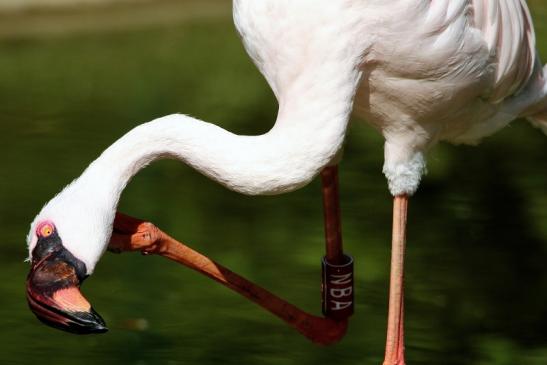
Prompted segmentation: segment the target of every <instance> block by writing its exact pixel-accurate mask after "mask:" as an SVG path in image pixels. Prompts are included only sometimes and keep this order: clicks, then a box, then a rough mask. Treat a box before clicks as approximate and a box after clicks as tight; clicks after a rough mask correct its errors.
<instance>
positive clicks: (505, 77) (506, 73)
mask: <svg viewBox="0 0 547 365" xmlns="http://www.w3.org/2000/svg"><path fill="white" fill-rule="evenodd" d="M473 9H474V13H473V17H474V24H475V27H476V28H478V29H479V30H480V31H481V32H482V34H483V38H484V40H485V42H486V44H487V45H488V49H489V50H490V54H491V56H492V57H493V58H494V59H495V60H496V64H497V69H496V73H495V82H494V85H493V88H492V93H491V95H490V99H491V100H492V101H493V102H499V101H501V100H503V99H505V98H506V97H509V96H511V95H513V94H516V93H518V92H519V91H520V90H522V88H523V87H524V86H526V84H527V83H528V80H529V79H530V77H531V76H532V73H533V71H534V62H535V57H536V50H535V34H534V29H533V25H532V19H531V17H530V12H529V10H528V6H527V5H526V2H525V1H524V0H473Z"/></svg>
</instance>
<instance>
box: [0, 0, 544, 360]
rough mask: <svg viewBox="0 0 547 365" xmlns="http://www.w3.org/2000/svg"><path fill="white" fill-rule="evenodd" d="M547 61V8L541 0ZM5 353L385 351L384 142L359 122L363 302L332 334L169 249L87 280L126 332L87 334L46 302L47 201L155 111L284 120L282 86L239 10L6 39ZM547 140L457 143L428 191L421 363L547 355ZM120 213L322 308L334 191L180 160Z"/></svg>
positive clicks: (418, 303)
mask: <svg viewBox="0 0 547 365" xmlns="http://www.w3.org/2000/svg"><path fill="white" fill-rule="evenodd" d="M530 3H531V5H532V10H533V14H534V16H535V22H536V28H537V31H538V47H539V48H540V49H541V51H542V54H543V56H544V59H545V57H546V56H547V25H546V24H547V5H544V3H543V2H542V1H531V2H530ZM0 80H1V82H0V123H1V129H0V130H1V133H0V146H2V152H3V155H4V158H3V159H2V161H3V165H2V169H1V170H0V171H1V172H0V174H1V179H0V202H1V205H0V227H1V232H2V246H1V248H2V251H1V254H0V270H1V271H0V298H1V299H0V303H1V304H0V329H1V331H0V363H1V364H41V365H45V364H200V365H205V364H238V365H239V364H242V365H247V364H261V365H267V364H328V363H333V364H340V365H342V364H380V363H381V360H382V358H383V346H384V338H385V320H386V315H387V313H386V312H387V310H386V309H387V289H388V276H389V253H390V251H389V245H390V229H391V226H390V225H391V200H390V196H389V194H388V192H387V188H386V183H385V180H384V177H383V176H382V174H381V166H382V157H383V152H382V140H381V138H380V137H379V136H378V135H377V133H376V132H374V131H373V130H372V129H370V128H368V127H367V126H365V125H363V124H362V123H359V122H356V123H353V125H352V127H351V129H350V131H349V135H348V138H347V144H346V148H345V158H344V160H343V163H342V164H341V177H340V178H341V195H342V211H343V229H344V240H345V246H346V249H347V250H348V251H349V252H351V253H352V254H353V255H354V257H355V262H356V278H357V283H356V285H357V286H356V299H357V306H356V314H355V315H354V317H353V318H352V320H351V324H350V329H349V331H348V334H347V336H346V337H345V338H344V339H343V340H342V342H340V343H339V344H337V345H335V346H332V347H318V346H316V345H313V344H311V343H308V342H307V340H305V339H303V338H301V337H300V336H299V335H298V334H297V333H295V332H294V331H293V330H292V329H290V328H287V327H286V326H285V325H284V324H283V323H281V322H280V321H279V320H277V319H276V318H274V317H272V316H271V315H269V314H268V313H266V312H264V311H263V310H261V309H260V308H258V307H256V306H255V305H254V304H252V303H249V302H248V301H246V300H244V299H242V298H241V297H239V296H238V295H236V294H234V293H232V292H230V291H228V290H227V289H225V288H223V287H220V286H219V285H218V284H216V283H213V282H212V281H210V280H208V279H206V278H203V277H201V276H199V275H198V274H196V273H194V272H192V271H190V270H188V269H185V268H183V267H179V266H177V265H175V264H173V263H171V262H168V261H166V260H164V259H162V258H159V257H144V256H141V255H138V254H124V255H113V254H106V255H105V256H104V258H103V259H102V261H101V262H100V263H99V265H98V266H97V269H96V273H95V274H94V275H93V276H92V277H91V278H90V279H88V280H87V281H86V283H85V285H84V288H83V289H84V293H85V294H86V296H87V297H88V298H89V299H90V300H91V302H92V303H93V305H94V307H95V308H96V309H97V310H98V311H99V312H100V313H101V314H102V315H103V317H104V318H105V320H106V321H107V323H108V325H109V327H110V332H108V333H107V334H104V335H96V336H84V337H82V336H75V335H70V334H67V333H63V332H60V331H56V330H53V329H50V328H48V327H45V326H43V325H42V324H41V323H39V322H38V321H37V320H36V319H35V318H34V315H33V314H32V313H31V312H30V311H29V310H28V308H27V304H26V299H25V295H24V293H25V290H24V284H25V277H26V274H27V270H28V264H26V263H24V262H23V259H24V258H25V257H26V247H25V235H26V233H27V230H28V227H29V223H30V221H31V220H32V218H33V217H34V215H35V214H36V213H37V212H38V211H39V209H40V207H41V205H42V204H43V203H44V202H46V201H47V200H48V199H50V198H51V197H52V196H53V195H54V194H55V193H56V192H57V191H59V189H60V188H61V187H62V186H64V185H65V184H67V183H68V182H69V181H71V180H72V179H73V178H74V177H76V176H78V175H79V174H80V173H81V171H82V170H83V169H84V168H85V167H86V166H87V164H88V163H89V162H90V161H92V160H93V159H94V158H95V157H96V156H98V154H99V153H100V152H101V151H102V150H104V149H105V148H106V147H107V146H108V145H109V144H111V143H112V142H113V141H114V140H116V139H117V138H118V137H120V136H121V135H122V134H123V133H124V132H126V131H127V130H129V129H131V128H132V127H134V126H136V125H137V124H139V123H142V122H145V121H148V120H150V119H153V118H155V117H158V116H161V115H165V114H169V113H173V112H179V111H180V112H184V113H187V114H191V115H194V116H197V117H200V118H202V119H205V120H209V121H214V122H215V123H217V124H219V125H221V126H222V127H225V128H227V129H229V130H231V131H234V132H236V133H243V134H256V133H262V132H265V131H267V130H268V129H269V128H270V126H271V125H272V123H273V121H274V118H275V114H276V103H275V99H274V97H273V95H272V93H271V91H270V90H269V88H268V86H267V85H266V83H265V82H264V81H263V79H262V78H261V76H260V74H259V73H258V72H257V71H256V70H255V68H254V66H253V65H252V64H251V62H250V61H249V59H248V58H247V56H246V55H245V53H244V50H243V48H242V46H241V44H240V42H239V39H238V37H237V35H236V34H235V31H234V29H233V25H232V23H231V19H230V14H229V13H226V15H225V16H220V17H215V18H210V19H200V18H196V19H193V20H188V19H187V20H185V21H181V22H179V23H174V24H170V25H167V24H164V25H154V26H148V27H134V28H131V29H127V30H119V29H117V30H115V31H114V30H112V31H109V30H104V29H103V30H101V31H96V32H95V31H87V32H80V33H68V34H57V35H51V36H49V35H44V36H41V35H39V34H38V35H35V36H30V35H29V36H13V37H11V38H10V37H4V38H2V40H1V41H0ZM546 151H547V138H546V137H545V136H544V135H542V134H541V133H540V132H539V131H538V130H536V129H533V128H531V127H530V126H529V125H528V124H527V123H525V122H523V121H516V122H515V123H513V124H512V125H511V126H510V127H508V128H506V129H505V130H504V131H502V132H501V133H498V134H497V135H495V136H494V137H492V138H489V139H487V140H486V141H484V143H483V144H481V146H479V147H453V146H448V145H441V146H438V147H437V148H435V149H434V151H432V153H431V155H430V158H429V174H428V176H427V177H426V178H425V180H424V182H423V184H422V187H421V188H420V191H419V193H418V194H417V195H416V196H415V197H413V198H412V200H411V206H410V212H409V232H408V250H407V271H406V275H407V288H406V295H407V297H406V313H407V328H406V334H407V358H408V363H409V364H413V365H415V364H441V365H442V364H472V365H487V364H488V365H494V364H495V365H540V364H547V332H546V328H547V304H546V302H547V268H546V265H545V262H546V260H547V193H546V186H547V169H546V160H547V152H546ZM120 210H122V211H124V212H127V213H129V214H132V215H135V216H138V217H143V218H147V219H150V220H151V221H153V222H155V223H157V224H158V225H159V226H160V227H162V228H163V229H164V230H165V231H167V232H170V233H171V234H172V235H173V236H174V237H177V238H179V239H181V240H183V241H185V242H188V243H190V244H191V245H192V246H194V247H195V248H197V249H199V250H202V251H203V252H205V253H206V254H208V255H210V256H211V257H212V258H214V259H215V260H217V261H219V262H221V263H223V264H225V265H226V266H228V267H230V268H232V269H234V270H235V271H237V272H240V273H241V274H243V275H245V276H247V277H249V278H250V279H252V280H254V281H256V282H258V283H260V284H261V285H263V286H265V287H266V288H268V289H270V290H272V291H273V292H275V293H277V294H279V295H280V296H282V297H284V298H287V299H288V300H290V301H291V302H294V303H295V304H297V305H299V306H301V307H303V308H305V309H306V310H308V311H310V312H314V313H317V314H318V313H319V311H320V301H319V273H320V266H319V260H320V257H321V255H322V254H323V227H322V213H321V200H320V192H319V184H318V182H317V181H315V182H313V183H312V184H310V185H309V186H307V187H305V188H303V189H301V190H299V191H297V192H294V193H291V194H287V195H285V196H276V197H246V196H241V195H238V194H236V193H233V192H230V191H227V190H225V189H224V188H222V187H220V186H217V185H216V184H214V183H213V182H211V181H209V180H208V179H206V178H204V177H202V176H200V175H198V174H197V173H196V172H194V171H193V170H191V169H190V168H188V167H186V166H183V165H182V164H180V163H178V162H176V161H163V162H158V163H155V164H153V165H152V166H150V167H149V168H147V169H146V170H144V171H142V172H141V173H140V174H139V175H138V176H137V177H136V178H135V179H134V180H133V181H132V182H131V184H130V185H129V187H128V188H127V190H126V191H125V193H124V195H123V197H122V201H121V206H120Z"/></svg>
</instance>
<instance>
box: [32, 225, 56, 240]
mask: <svg viewBox="0 0 547 365" xmlns="http://www.w3.org/2000/svg"><path fill="white" fill-rule="evenodd" d="M53 232H55V226H54V225H53V223H51V222H50V221H43V222H41V223H40V224H38V226H37V227H36V234H37V235H38V237H48V236H51V235H52V234H53Z"/></svg>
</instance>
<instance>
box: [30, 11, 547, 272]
mask: <svg viewBox="0 0 547 365" xmlns="http://www.w3.org/2000/svg"><path fill="white" fill-rule="evenodd" d="M234 21H235V25H236V27H237V29H238V31H239V33H240V34H241V38H242V40H243V43H244V45H245V48H246V50H247V52H248V53H249V55H250V56H251V58H252V59H253V61H254V62H255V64H256V65H257V67H258V68H259V69H260V71H261V72H262V73H263V75H264V77H265V78H266V80H267V81H268V83H269V84H270V86H271V87H272V89H273V91H274V93H275V95H276V97H277V99H278V101H279V113H278V118H277V121H276V123H275V126H274V127H273V128H272V129H271V130H270V131H269V132H268V133H266V134H264V135H261V136H237V135H234V134H232V133H230V132H227V131H225V130H223V129H221V128H219V127H217V126H215V125H213V124H209V123H205V122H202V121H199V120H197V119H195V118H191V117H188V116H184V115H170V116H167V117H163V118H160V119H157V120H154V121H152V122H149V123H146V124H143V125H141V126H139V127H137V128H135V129H134V130H132V131H130V132H129V133H128V134H126V135H125V136H124V137H122V138H121V139H120V140H118V141H117V142H116V143H114V144H113V145H112V146H111V147H109V148H108V149H107V150H106V151H105V152H104V153H103V154H102V155H101V156H100V157H99V158H98V159H97V160H96V161H94V162H93V163H92V164H91V165H90V166H89V168H88V169H87V170H86V171H85V172H84V173H83V174H82V176H81V177H80V178H78V179H76V180H75V181H74V182H72V183H71V184H70V185H69V186H67V187H66V188H65V189H64V190H63V191H62V192H61V193H60V194H58V195H57V196H56V197H55V198H53V199H52V200H51V201H50V202H49V203H47V204H46V205H45V206H44V208H43V209H42V211H41V212H40V214H39V215H38V216H37V217H36V218H35V220H34V222H33V223H32V225H31V231H30V233H29V236H28V244H29V252H32V249H33V247H34V245H35V242H36V234H35V232H34V230H35V227H36V224H37V223H38V222H41V221H43V220H46V219H47V220H50V221H52V222H54V223H55V225H56V227H57V229H58V232H59V235H60V236H61V237H62V239H63V242H64V245H65V246H66V248H67V249H68V250H69V251H70V252H72V254H73V255H75V256H76V257H78V258H79V259H80V260H82V261H83V262H85V264H86V265H87V270H88V273H92V271H93V269H94V267H95V264H96V263H97V261H98V260H99V258H100V256H101V254H102V253H103V252H104V250H105V248H106V246H107V244H108V241H109V238H110V235H111V232H112V222H113V218H114V212H115V209H116V206H117V203H118V200H119V196H120V194H121V192H122V190H123V189H124V187H125V185H126V184H127V182H128V181H129V179H130V178H131V177H132V176H133V175H134V174H135V173H136V172H137V171H139V170H140V169H141V168H143V167H144V166H146V165H147V164H148V163H150V162H152V161H153V160H156V159H159V158H166V157H168V158H177V159H180V160H182V161H183V162H185V163H187V164H189V165H191V166H192V167H194V168H195V169H196V170H198V171H199V172H201V173H203V174H205V175H207V176H208V177H210V178H211V179H214V180H216V181H217V182H219V183H220V184H222V185H224V186H226V187H227V188H229V189H232V190H235V191H239V192H241V193H244V194H278V193H284V192H287V191H291V190H294V189H297V188H299V187H301V186H303V185H305V184H307V183H308V182H309V181H310V180H311V179H312V178H313V177H314V176H315V175H316V174H317V173H318V172H319V171H320V169H321V168H322V167H324V166H325V165H327V164H328V163H329V162H331V161H332V160H333V159H334V158H336V157H337V154H338V152H339V151H340V147H341V145H342V143H343V140H344V137H345V132H346V129H347V123H348V119H349V115H350V113H351V112H352V110H355V112H356V113H357V114H359V115H361V116H363V117H364V118H365V119H366V120H367V121H368V122H369V123H371V124H372V125H374V126H375V127H376V128H377V129H378V130H379V131H380V132H381V133H382V134H383V136H384V137H385V139H386V145H385V165H384V173H385V175H386V176H387V179H388V182H389V187H390V190H391V192H392V193H393V194H394V195H398V194H412V193H414V191H415V190H416V189H417V187H418V184H419V181H420V178H421V176H422V174H423V172H424V169H425V158H424V155H425V153H426V152H427V150H428V149H429V148H430V147H431V146H432V145H434V144H435V143H436V142H438V141H441V140H446V141H450V142H453V143H476V142H477V141H478V140H479V139H480V138H482V137H484V136H487V135H489V134H491V133H493V132H495V131H496V130H498V129H499V128H502V127H503V126H505V125H506V124H507V123H509V122H510V121H511V120H513V119H515V118H516V117H519V116H522V117H530V118H535V119H534V120H535V123H536V124H537V125H538V126H539V127H541V128H544V130H547V117H546V115H547V111H546V110H547V83H546V81H545V78H546V72H545V70H544V69H542V68H541V65H540V62H539V58H538V56H537V54H536V51H535V48H534V32H533V28H532V23H531V19H530V15H529V13H528V9H527V7H526V4H525V2H524V1H522V0H499V1H498V0H474V1H470V0H435V1H431V0H393V1H385V0H338V1H332V0H261V1H254V0H235V1H234ZM205 56H206V55H204V57H205ZM354 104H355V105H354ZM363 168H365V167H363Z"/></svg>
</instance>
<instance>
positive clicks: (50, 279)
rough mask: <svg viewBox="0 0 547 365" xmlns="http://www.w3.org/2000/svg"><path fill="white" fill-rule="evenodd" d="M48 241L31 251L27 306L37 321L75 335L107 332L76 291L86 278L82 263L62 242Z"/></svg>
mask: <svg viewBox="0 0 547 365" xmlns="http://www.w3.org/2000/svg"><path fill="white" fill-rule="evenodd" d="M57 238H58V237H57ZM48 241H49V242H44V243H43V244H42V246H41V247H39V246H38V245H37V247H36V249H35V250H34V251H33V261H32V267H31V270H30V272H29V274H28V277H27V301H28V304H29V307H30V309H31V310H32V312H34V314H35V315H36V317H38V319H39V320H40V321H42V322H43V323H45V324H47V325H49V326H51V327H54V328H57V329H60V330H63V331H67V332H71V333H76V334H90V333H103V332H106V331H108V328H106V324H105V322H104V320H103V319H102V318H101V316H100V315H99V314H98V313H97V312H95V310H93V308H92V307H91V304H89V302H88V301H87V299H85V298H84V296H83V295H82V293H81V292H80V284H81V282H82V281H83V280H84V279H85V277H86V276H85V265H84V264H83V263H82V262H81V261H79V260H78V259H76V258H75V257H74V256H73V255H72V254H70V252H68V250H66V249H65V248H64V247H63V246H62V245H60V244H55V242H53V243H54V244H53V245H52V240H51V239H50V240H48ZM59 241H60V239H59ZM39 244H40V242H39ZM44 244H45V245H44ZM82 267H83V268H82Z"/></svg>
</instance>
